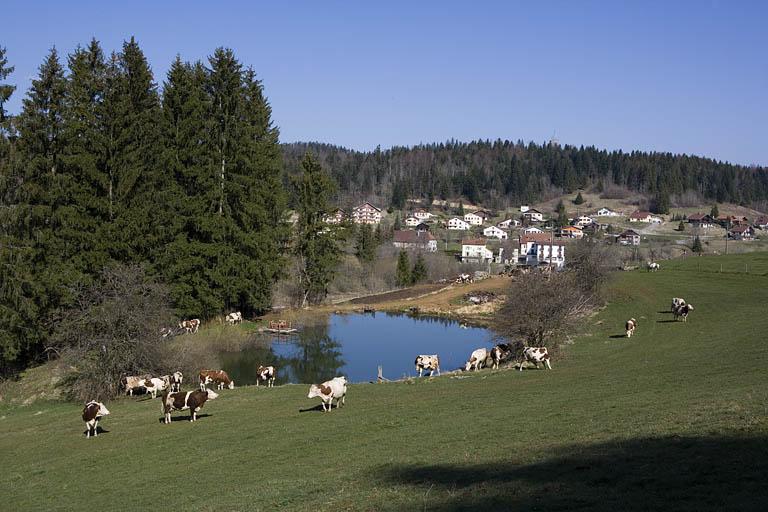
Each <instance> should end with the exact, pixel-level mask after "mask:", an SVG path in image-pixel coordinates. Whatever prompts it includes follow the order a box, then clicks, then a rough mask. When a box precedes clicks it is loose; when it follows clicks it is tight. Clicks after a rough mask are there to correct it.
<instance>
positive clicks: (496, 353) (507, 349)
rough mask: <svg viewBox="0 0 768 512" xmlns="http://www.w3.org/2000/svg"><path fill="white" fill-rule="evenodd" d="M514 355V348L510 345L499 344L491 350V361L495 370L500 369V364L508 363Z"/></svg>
mask: <svg viewBox="0 0 768 512" xmlns="http://www.w3.org/2000/svg"><path fill="white" fill-rule="evenodd" d="M511 355H512V346H511V345H510V344H508V343H499V344H498V345H496V346H495V347H493V348H492V349H491V360H492V361H493V369H494V370H497V369H498V368H499V363H501V362H502V361H506V360H507V359H509V357H510V356H511Z"/></svg>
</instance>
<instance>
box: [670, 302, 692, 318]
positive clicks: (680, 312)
mask: <svg viewBox="0 0 768 512" xmlns="http://www.w3.org/2000/svg"><path fill="white" fill-rule="evenodd" d="M691 311H693V304H683V305H681V306H678V307H676V308H675V311H674V315H675V320H677V319H678V318H680V317H682V319H683V322H687V321H688V313H690V312H691Z"/></svg>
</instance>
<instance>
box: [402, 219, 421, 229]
mask: <svg viewBox="0 0 768 512" xmlns="http://www.w3.org/2000/svg"><path fill="white" fill-rule="evenodd" d="M419 222H421V221H419V219H417V218H416V217H408V218H407V219H405V225H406V226H408V227H409V228H413V227H416V226H418V224H419Z"/></svg>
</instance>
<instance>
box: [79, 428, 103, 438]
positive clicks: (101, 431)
mask: <svg viewBox="0 0 768 512" xmlns="http://www.w3.org/2000/svg"><path fill="white" fill-rule="evenodd" d="M96 433H97V434H99V435H101V434H109V430H104V429H103V428H101V426H97V427H96ZM87 434H88V430H83V437H85V436H86V435H87Z"/></svg>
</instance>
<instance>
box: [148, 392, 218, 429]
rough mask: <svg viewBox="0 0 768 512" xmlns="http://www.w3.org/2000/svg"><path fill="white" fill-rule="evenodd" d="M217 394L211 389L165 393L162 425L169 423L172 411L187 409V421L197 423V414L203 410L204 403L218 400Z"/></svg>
mask: <svg viewBox="0 0 768 512" xmlns="http://www.w3.org/2000/svg"><path fill="white" fill-rule="evenodd" d="M218 396H219V395H218V393H216V392H215V391H213V390H211V389H196V390H194V391H183V392H177V393H168V392H167V391H166V393H165V394H164V395H163V406H162V410H163V415H164V419H163V421H164V423H165V424H166V425H167V424H168V423H170V422H171V412H172V411H183V410H186V409H189V421H197V413H198V412H199V411H200V409H202V408H203V405H205V402H207V401H208V400H214V399H216V398H218Z"/></svg>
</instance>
